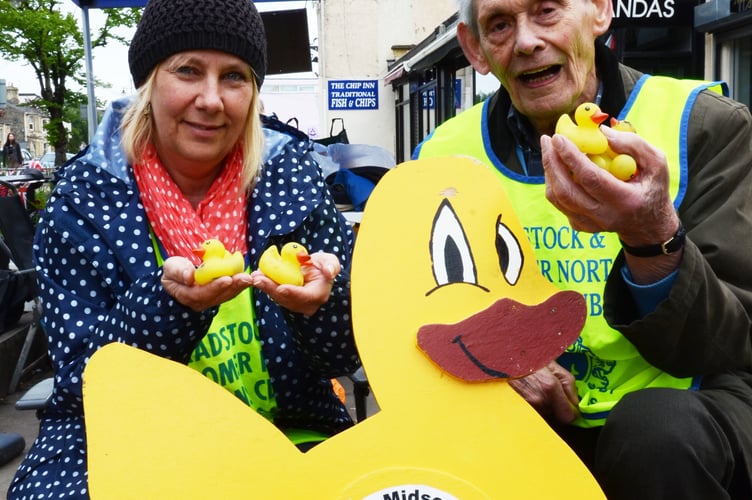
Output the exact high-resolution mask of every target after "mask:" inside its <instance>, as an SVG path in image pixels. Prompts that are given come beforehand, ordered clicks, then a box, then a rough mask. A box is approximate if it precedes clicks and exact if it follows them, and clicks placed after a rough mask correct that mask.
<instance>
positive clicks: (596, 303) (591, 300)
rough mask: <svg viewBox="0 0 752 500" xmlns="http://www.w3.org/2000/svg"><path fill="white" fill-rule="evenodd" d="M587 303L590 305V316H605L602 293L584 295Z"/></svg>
mask: <svg viewBox="0 0 752 500" xmlns="http://www.w3.org/2000/svg"><path fill="white" fill-rule="evenodd" d="M584 296H585V301H586V302H587V303H588V305H589V307H588V309H589V310H590V312H589V313H588V314H589V315H590V316H601V315H603V305H602V301H603V297H602V295H601V294H600V293H586V294H584Z"/></svg>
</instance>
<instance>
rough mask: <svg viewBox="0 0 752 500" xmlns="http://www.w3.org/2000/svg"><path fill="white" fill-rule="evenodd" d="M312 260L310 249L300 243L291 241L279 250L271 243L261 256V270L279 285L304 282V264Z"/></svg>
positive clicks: (259, 265)
mask: <svg viewBox="0 0 752 500" xmlns="http://www.w3.org/2000/svg"><path fill="white" fill-rule="evenodd" d="M310 260H311V257H310V256H309V255H308V250H307V249H306V248H305V247H304V246H303V245H301V244H300V243H297V242H294V241H291V242H288V243H285V244H284V245H282V249H281V250H278V249H277V247H276V245H271V246H270V247H269V248H267V249H266V250H264V252H263V253H262V254H261V257H260V258H259V264H258V267H259V270H261V272H262V273H264V275H266V276H267V277H268V278H270V279H272V280H273V281H274V282H276V283H277V284H279V285H297V286H300V285H302V284H303V271H302V270H301V269H300V266H301V265H302V264H307V263H309V262H310Z"/></svg>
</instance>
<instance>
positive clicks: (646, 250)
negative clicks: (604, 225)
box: [619, 221, 687, 257]
mask: <svg viewBox="0 0 752 500" xmlns="http://www.w3.org/2000/svg"><path fill="white" fill-rule="evenodd" d="M686 239H687V231H686V230H685V229H684V225H683V224H682V223H681V221H679V229H677V230H676V233H674V235H673V236H672V237H671V238H669V239H668V240H666V241H664V242H663V243H658V244H655V245H645V246H639V247H633V246H629V245H627V244H626V243H624V242H623V241H621V238H619V242H620V243H621V247H622V248H623V249H624V251H625V252H627V253H628V254H630V255H634V256H635V257H655V256H657V255H671V254H672V253H674V252H676V251H678V250H680V249H681V248H682V247H683V246H684V242H685V241H686Z"/></svg>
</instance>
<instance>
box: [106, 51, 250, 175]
mask: <svg viewBox="0 0 752 500" xmlns="http://www.w3.org/2000/svg"><path fill="white" fill-rule="evenodd" d="M162 64H164V63H160V64H158V65H157V66H155V67H154V69H153V70H152V71H151V73H150V74H149V76H148V77H147V78H146V80H145V81H144V83H143V84H142V85H141V86H140V87H139V88H138V91H137V93H136V97H135V98H134V100H133V101H132V102H131V103H130V104H129V105H128V107H127V109H126V110H125V114H124V116H123V122H122V123H121V125H120V132H121V137H120V144H121V146H122V148H123V152H124V153H125V157H126V159H127V160H128V163H130V164H133V163H136V162H137V161H140V160H141V158H142V157H143V155H144V153H145V152H146V148H147V146H148V145H149V144H150V143H151V142H152V140H153V139H154V120H152V117H151V102H150V101H151V95H152V92H153V89H154V81H155V75H156V74H157V71H158V70H159V68H160V66H161V65H162ZM252 86H253V94H252V96H251V105H250V108H249V110H248V119H247V120H246V124H245V133H244V134H243V136H242V137H241V138H240V141H241V142H242V144H243V171H242V172H243V173H242V175H241V178H240V182H241V189H243V190H250V189H251V188H252V187H253V185H254V184H255V182H256V178H257V176H258V174H259V171H260V170H261V162H262V155H263V152H264V132H263V130H262V129H261V113H260V109H259V106H260V103H261V99H260V98H259V91H258V85H257V84H256V75H255V73H254V77H253V79H252Z"/></svg>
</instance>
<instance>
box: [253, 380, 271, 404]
mask: <svg viewBox="0 0 752 500" xmlns="http://www.w3.org/2000/svg"><path fill="white" fill-rule="evenodd" d="M264 388H265V389H266V390H265V391H264V392H262V389H264ZM253 390H254V392H255V393H256V397H257V398H259V399H260V400H261V401H266V400H267V399H269V395H270V394H271V384H270V383H269V379H264V380H257V381H256V384H255V385H254V386H253Z"/></svg>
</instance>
